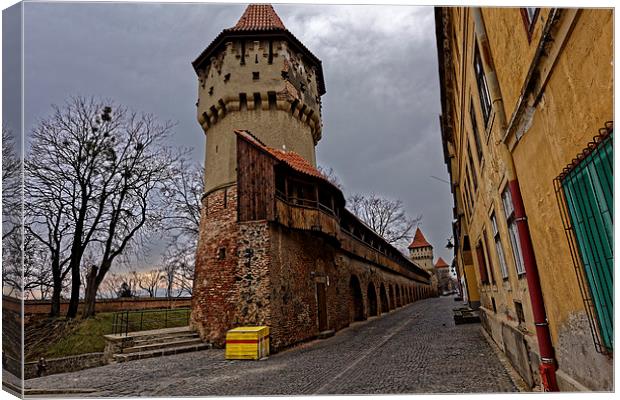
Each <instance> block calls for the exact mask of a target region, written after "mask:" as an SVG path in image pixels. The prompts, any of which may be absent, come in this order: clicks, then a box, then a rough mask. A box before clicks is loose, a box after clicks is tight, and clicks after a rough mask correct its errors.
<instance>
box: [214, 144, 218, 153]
mask: <svg viewBox="0 0 620 400" xmlns="http://www.w3.org/2000/svg"><path fill="white" fill-rule="evenodd" d="M217 150H218V146H217V144H216V145H215V152H216V153H217Z"/></svg>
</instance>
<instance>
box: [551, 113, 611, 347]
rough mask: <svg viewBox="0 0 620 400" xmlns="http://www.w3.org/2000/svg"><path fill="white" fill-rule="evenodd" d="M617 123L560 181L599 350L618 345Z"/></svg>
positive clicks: (601, 134)
mask: <svg viewBox="0 0 620 400" xmlns="http://www.w3.org/2000/svg"><path fill="white" fill-rule="evenodd" d="M613 158H614V155H613V122H608V123H606V124H605V128H603V129H601V130H600V132H599V135H598V136H596V137H595V138H594V140H593V141H592V142H591V143H589V144H588V146H587V147H586V149H585V150H584V151H583V152H582V153H581V154H580V155H579V156H577V158H576V159H574V160H573V162H572V163H571V164H570V165H568V166H567V167H566V168H564V170H563V171H562V173H561V174H560V176H558V177H557V178H556V179H555V180H554V185H555V192H556V197H557V200H558V206H559V207H560V211H561V214H562V221H563V224H564V230H565V232H566V237H567V239H568V243H569V247H570V252H571V256H572V259H573V264H574V267H575V271H576V273H577V278H578V281H579V287H580V290H581V295H582V297H583V301H584V304H585V306H586V310H587V312H588V318H589V320H590V329H591V331H592V335H593V338H594V343H595V346H596V349H597V351H599V352H601V353H610V352H612V351H613V347H614V342H613V341H614V339H613V338H614V331H613V323H614V321H613V318H614V303H613V300H614V286H613V275H614V274H613V267H614V240H613V230H614V223H613V219H614V216H613V213H614V211H613V201H614V198H613V190H614V178H613Z"/></svg>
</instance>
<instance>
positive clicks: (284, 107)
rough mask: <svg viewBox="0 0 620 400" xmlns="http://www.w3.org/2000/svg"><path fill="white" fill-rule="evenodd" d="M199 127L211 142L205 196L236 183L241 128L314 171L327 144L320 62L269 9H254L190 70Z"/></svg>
mask: <svg viewBox="0 0 620 400" xmlns="http://www.w3.org/2000/svg"><path fill="white" fill-rule="evenodd" d="M192 65H193V67H194V70H195V71H196V74H197V75H198V102H197V112H198V122H199V123H200V125H201V126H202V128H203V129H204V131H205V134H206V136H207V141H206V143H207V144H206V159H205V192H206V193H209V192H211V191H212V190H215V189H217V188H221V187H223V186H226V185H228V184H230V183H232V182H234V181H235V179H236V171H235V168H236V156H235V151H236V150H235V134H234V130H235V129H246V130H249V131H251V132H252V134H253V135H254V136H256V137H257V138H258V139H259V140H260V141H262V142H263V143H264V144H265V145H267V146H269V147H272V148H276V149H283V148H284V149H286V150H290V151H294V152H296V153H298V154H300V155H301V156H302V157H304V158H305V159H306V160H308V161H309V162H310V163H311V164H312V165H316V161H315V151H314V147H315V146H316V144H317V143H318V141H319V140H320V139H321V96H322V95H323V94H324V93H325V84H324V81H323V69H322V67H321V61H320V60H319V59H318V58H316V57H315V56H314V55H313V54H312V53H311V52H310V51H309V50H308V49H307V48H306V47H305V46H304V45H303V44H302V43H301V42H300V41H299V40H298V39H297V38H296V37H295V36H293V34H292V33H291V32H289V31H288V30H287V29H286V28H285V27H284V24H283V23H282V20H280V18H279V17H278V15H277V14H276V12H275V11H274V9H273V7H272V6H271V5H263V4H251V5H249V6H248V7H247V9H246V10H245V12H244V13H243V15H242V16H241V18H240V19H239V21H238V22H237V24H236V25H235V26H233V27H232V28H228V29H224V30H223V31H222V32H221V33H220V34H219V35H218V36H217V37H216V38H215V39H214V40H213V41H212V42H211V44H209V46H207V48H206V49H205V50H204V51H203V52H202V53H201V54H200V56H198V58H197V59H196V60H195V61H194V62H193V63H192Z"/></svg>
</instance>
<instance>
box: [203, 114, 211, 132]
mask: <svg viewBox="0 0 620 400" xmlns="http://www.w3.org/2000/svg"><path fill="white" fill-rule="evenodd" d="M202 118H203V119H204V120H205V123H206V124H207V128H210V127H211V121H210V120H209V116H208V115H207V112H206V111H205V112H203V113H202Z"/></svg>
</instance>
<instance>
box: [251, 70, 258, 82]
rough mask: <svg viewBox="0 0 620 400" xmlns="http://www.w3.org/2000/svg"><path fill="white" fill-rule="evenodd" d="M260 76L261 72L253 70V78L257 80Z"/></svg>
mask: <svg viewBox="0 0 620 400" xmlns="http://www.w3.org/2000/svg"><path fill="white" fill-rule="evenodd" d="M259 78H260V72H252V80H254V81H256V80H258V79H259Z"/></svg>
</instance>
